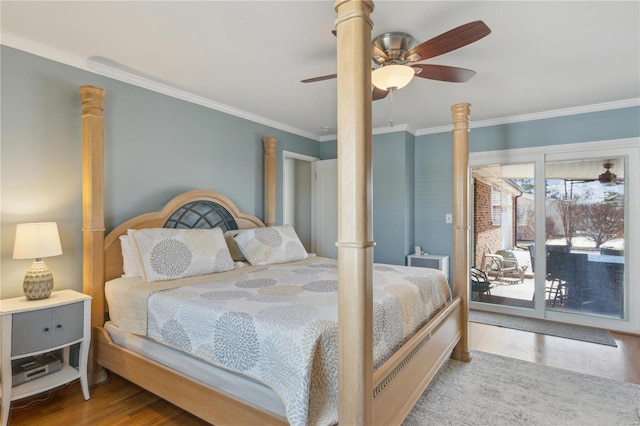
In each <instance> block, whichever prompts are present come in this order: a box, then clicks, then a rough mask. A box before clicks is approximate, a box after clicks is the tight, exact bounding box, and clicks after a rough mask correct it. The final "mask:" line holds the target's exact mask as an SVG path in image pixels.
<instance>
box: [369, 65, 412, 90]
mask: <svg viewBox="0 0 640 426" xmlns="http://www.w3.org/2000/svg"><path fill="white" fill-rule="evenodd" d="M414 75H415V71H414V70H413V68H411V67H410V66H407V65H398V64H392V65H385V66H383V67H380V68H376V69H375V70H373V72H372V73H371V82H372V83H373V85H374V86H376V87H377V88H378V89H381V90H387V91H390V90H398V89H402V88H403V87H404V86H406V85H407V84H409V82H410V81H411V79H412V78H413V76H414Z"/></svg>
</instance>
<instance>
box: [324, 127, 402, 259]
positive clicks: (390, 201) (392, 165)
mask: <svg viewBox="0 0 640 426" xmlns="http://www.w3.org/2000/svg"><path fill="white" fill-rule="evenodd" d="M372 144H373V154H372V157H373V158H372V163H373V164H372V174H373V239H374V241H375V242H376V246H375V248H374V251H373V252H374V261H375V262H377V263H390V264H396V265H404V264H406V255H408V254H410V253H413V247H414V234H415V207H414V196H413V194H414V187H415V163H414V161H413V158H414V156H415V137H414V136H413V135H411V134H410V133H407V132H396V133H386V134H380V135H374V136H373V140H372ZM320 146H321V148H320V151H321V158H322V159H323V160H326V159H332V158H337V143H336V141H329V142H321V143H320Z"/></svg>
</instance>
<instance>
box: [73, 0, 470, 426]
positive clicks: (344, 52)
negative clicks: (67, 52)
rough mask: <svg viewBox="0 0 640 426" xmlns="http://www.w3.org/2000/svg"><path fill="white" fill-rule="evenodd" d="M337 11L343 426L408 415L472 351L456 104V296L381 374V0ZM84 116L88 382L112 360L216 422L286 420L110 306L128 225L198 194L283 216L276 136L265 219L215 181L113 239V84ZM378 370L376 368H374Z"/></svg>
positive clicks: (242, 217)
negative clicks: (209, 380) (136, 341)
mask: <svg viewBox="0 0 640 426" xmlns="http://www.w3.org/2000/svg"><path fill="white" fill-rule="evenodd" d="M335 7H336V11H337V12H338V20H337V21H336V27H337V28H339V31H338V76H339V78H338V94H339V96H338V112H339V114H338V116H339V117H338V129H339V131H338V141H339V143H338V172H339V176H340V178H339V179H338V181H339V182H340V187H339V193H338V196H339V206H340V207H339V210H340V219H339V221H340V223H339V235H338V240H339V241H338V243H337V246H338V253H339V255H338V264H339V266H338V280H339V281H340V282H349V283H351V284H353V285H349V286H340V287H339V419H340V423H341V424H349V425H352V424H353V425H355V424H385V425H388V424H400V423H401V422H402V421H403V419H404V418H405V416H406V415H407V414H408V412H409V411H410V410H411V408H412V407H413V405H414V403H415V402H416V400H417V399H418V397H419V396H420V395H421V394H422V392H423V391H424V389H425V388H426V386H427V385H428V384H429V382H430V380H431V379H432V378H433V376H434V375H435V374H436V373H437V371H438V369H439V368H440V367H441V365H442V364H443V363H444V362H445V361H446V359H447V358H448V357H449V356H450V355H451V354H453V356H454V358H456V359H459V360H464V361H469V360H470V354H469V350H468V341H467V333H468V270H469V269H468V247H467V238H468V231H469V227H468V219H467V201H466V200H467V158H468V129H469V125H468V117H469V104H458V105H454V106H452V107H451V110H452V115H453V122H454V130H453V143H454V163H453V170H454V191H455V197H454V253H453V260H454V261H453V265H454V271H453V287H454V291H453V294H454V297H453V300H452V301H451V302H450V303H449V304H448V305H447V306H446V307H445V308H444V309H443V310H442V311H441V312H440V313H438V314H437V315H436V316H435V317H434V318H433V319H432V320H431V321H429V322H428V323H427V324H426V325H425V326H424V327H422V329H420V330H419V331H418V332H417V333H416V334H415V335H414V336H413V337H412V338H411V339H410V340H409V341H407V342H406V343H405V344H404V345H403V346H402V347H401V348H400V349H399V350H398V351H397V352H396V353H395V354H394V355H393V356H392V357H391V358H390V359H388V360H387V361H386V362H385V363H384V364H383V365H382V366H381V367H380V368H378V369H377V370H375V372H374V371H373V361H372V358H373V346H372V340H373V337H372V332H371V330H372V309H373V307H372V294H371V293H372V292H371V278H372V263H373V261H372V259H373V246H374V243H373V241H372V225H371V223H372V221H371V211H372V208H371V124H370V123H371V89H370V88H371V83H370V74H371V72H370V44H369V40H370V39H371V37H370V35H371V23H370V20H369V14H370V12H371V10H372V9H373V4H372V2H369V1H354V0H349V1H336V4H335ZM79 91H80V95H81V100H82V124H83V244H84V260H83V289H84V292H85V293H87V294H90V295H91V296H92V297H93V300H92V326H93V341H92V345H91V351H90V363H89V366H90V372H89V375H90V380H91V381H92V382H94V383H95V382H99V381H100V380H102V379H103V378H104V377H105V372H104V370H103V368H104V369H107V370H109V371H111V372H113V373H115V374H118V375H120V376H122V377H124V378H126V379H128V380H130V381H132V382H134V383H136V384H138V385H140V386H141V387H143V388H145V389H147V390H149V391H151V392H153V393H155V394H157V395H159V396H160V397H162V398H164V399H166V400H168V401H170V402H172V403H174V404H176V405H177V406H179V407H181V408H183V409H185V410H187V411H189V412H191V413H193V414H194V415H196V416H198V417H201V418H202V419H204V420H206V421H208V422H210V423H213V424H216V425H225V424H238V425H240V424H243V425H245V424H260V425H270V424H274V425H275V424H287V422H286V419H285V418H283V417H280V416H274V415H273V414H271V413H269V412H266V411H264V410H262V409H260V408H258V407H254V406H251V405H248V404H247V403H245V402H243V401H240V400H237V399H235V398H233V397H231V396H229V395H227V394H225V393H223V392H220V391H218V390H216V389H214V388H212V387H209V386H207V385H205V384H203V383H201V382H198V381H196V380H194V379H192V378H189V377H187V376H185V375H184V374H181V373H179V372H177V371H175V370H172V369H170V368H167V367H165V366H163V365H161V364H159V363H157V362H154V361H151V360H149V359H146V358H144V357H142V356H140V355H137V354H136V353H134V352H131V351H129V350H127V349H124V348H122V347H120V346H118V345H116V344H115V343H113V341H112V340H111V338H110V336H109V334H108V333H107V331H106V330H105V329H104V328H103V325H104V322H105V318H106V316H107V314H108V312H107V307H106V303H105V296H104V285H105V282H106V281H108V280H110V279H113V278H115V277H119V276H120V275H121V274H122V267H123V266H122V256H121V251H120V250H121V248H120V241H119V236H120V235H122V234H124V233H126V232H127V229H129V228H136V229H140V228H149V227H162V226H163V225H164V223H165V222H166V221H167V219H168V218H169V217H170V216H171V215H172V214H173V212H175V211H176V210H177V209H178V208H180V207H181V206H183V205H185V204H187V203H189V202H192V201H196V200H207V201H212V202H215V203H217V204H220V205H222V206H224V207H225V209H226V210H227V211H229V212H230V213H231V215H232V216H233V217H234V219H235V220H236V222H237V224H238V227H239V228H252V227H259V226H264V224H265V223H266V224H267V225H273V224H275V211H276V203H275V201H276V200H275V176H276V163H275V145H276V142H277V141H276V139H275V138H273V137H265V138H263V142H264V146H265V167H264V172H265V176H264V184H265V193H264V199H265V213H264V215H265V217H264V221H262V220H260V219H258V218H256V217H254V216H252V215H248V214H244V213H242V212H240V211H239V210H238V209H237V207H236V206H235V205H234V204H233V202H232V201H231V200H230V199H229V198H227V197H226V196H224V195H222V194H219V193H216V192H213V191H206V190H194V191H189V192H186V193H184V194H180V195H178V196H177V197H176V198H174V199H173V200H172V201H170V202H169V203H168V204H167V205H166V206H165V207H164V208H163V209H162V210H161V211H159V212H154V213H148V214H145V215H142V216H138V217H136V218H133V219H131V220H129V221H127V222H125V223H123V224H121V225H120V226H118V227H117V228H116V229H115V230H114V231H112V232H111V233H110V234H109V235H108V236H106V238H105V230H104V208H103V207H104V204H103V203H104V196H103V179H104V156H103V142H104V141H103V110H104V97H105V91H104V90H103V89H100V88H97V87H93V86H82V87H80V89H79ZM372 372H373V373H372Z"/></svg>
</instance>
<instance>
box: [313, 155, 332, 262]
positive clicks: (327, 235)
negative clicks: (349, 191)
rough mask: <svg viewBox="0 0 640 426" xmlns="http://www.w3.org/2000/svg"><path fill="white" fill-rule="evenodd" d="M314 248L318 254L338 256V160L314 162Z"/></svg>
mask: <svg viewBox="0 0 640 426" xmlns="http://www.w3.org/2000/svg"><path fill="white" fill-rule="evenodd" d="M313 167H314V169H315V170H314V173H313V176H314V177H315V182H314V184H313V191H314V195H313V202H314V207H313V215H312V216H313V230H312V233H313V239H312V246H313V250H314V251H315V253H316V254H317V255H318V256H323V257H329V258H332V259H337V258H338V248H337V247H336V241H338V160H336V159H334V160H322V161H316V162H315V163H313Z"/></svg>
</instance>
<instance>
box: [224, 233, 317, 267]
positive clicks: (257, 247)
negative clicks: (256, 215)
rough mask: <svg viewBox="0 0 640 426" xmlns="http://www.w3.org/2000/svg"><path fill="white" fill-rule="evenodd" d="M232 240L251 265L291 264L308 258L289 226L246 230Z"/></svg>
mask: <svg viewBox="0 0 640 426" xmlns="http://www.w3.org/2000/svg"><path fill="white" fill-rule="evenodd" d="M234 238H235V240H236V242H237V243H238V247H239V248H240V251H241V252H242V254H244V257H246V258H247V260H248V261H249V263H251V264H252V265H271V264H273V263H285V262H293V261H294V260H300V259H306V258H307V257H309V255H308V254H307V251H306V250H305V249H304V246H303V245H302V243H301V242H300V239H299V238H298V234H296V231H295V230H294V229H293V227H292V226H290V225H283V226H272V227H269V228H254V229H246V230H242V232H240V233H239V234H238V235H236V236H235V237H234Z"/></svg>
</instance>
